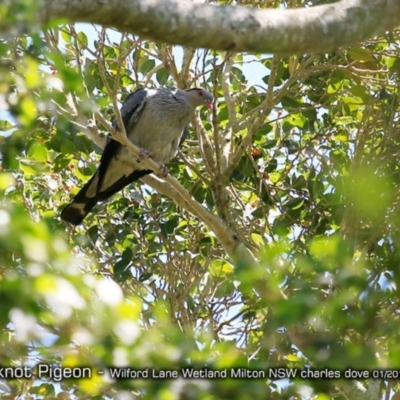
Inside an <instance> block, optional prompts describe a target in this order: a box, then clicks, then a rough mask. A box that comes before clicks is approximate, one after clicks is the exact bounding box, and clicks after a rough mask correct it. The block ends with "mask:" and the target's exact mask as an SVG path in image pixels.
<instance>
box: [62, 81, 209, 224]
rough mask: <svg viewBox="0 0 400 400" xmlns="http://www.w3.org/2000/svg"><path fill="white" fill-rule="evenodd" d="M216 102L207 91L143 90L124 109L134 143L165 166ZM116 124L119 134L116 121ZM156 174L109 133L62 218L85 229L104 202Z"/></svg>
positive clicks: (135, 94) (131, 98) (126, 123)
mask: <svg viewBox="0 0 400 400" xmlns="http://www.w3.org/2000/svg"><path fill="white" fill-rule="evenodd" d="M213 102H214V98H213V95H212V94H211V93H210V92H208V91H207V90H205V89H202V88H191V89H188V90H181V89H177V88H173V87H160V88H157V89H144V88H140V89H137V90H135V91H134V92H133V93H131V94H130V95H129V96H128V97H127V98H126V100H125V102H124V103H123V105H122V107H121V110H120V111H121V117H122V122H123V124H124V126H125V131H126V134H127V137H128V139H129V140H130V141H131V142H132V143H133V144H134V145H136V146H137V147H139V148H140V150H141V153H143V154H145V155H146V156H151V158H152V159H153V160H154V161H156V162H158V163H160V164H161V165H164V164H166V163H168V162H169V161H170V160H171V159H173V158H174V157H175V155H176V153H177V151H178V149H179V147H180V145H181V144H182V143H183V141H184V140H185V138H186V135H187V133H188V124H189V121H190V118H191V117H192V115H193V113H194V110H195V109H196V108H197V107H199V106H201V105H205V106H206V107H207V108H208V109H212V108H213ZM112 126H113V128H114V129H116V130H117V131H118V130H119V127H118V122H117V120H116V119H115V120H114V121H113V123H112ZM152 172H153V171H152V170H149V169H148V167H147V168H146V166H145V165H143V163H140V159H139V160H138V158H137V157H135V156H134V155H133V154H132V153H130V152H129V151H128V150H127V149H126V148H125V147H124V146H122V145H121V144H120V143H119V142H118V141H116V140H114V139H113V138H112V136H111V135H108V137H107V142H106V146H105V147H104V151H103V154H102V156H101V158H100V164H99V166H98V168H97V170H96V172H95V173H94V175H93V176H92V177H91V178H90V179H89V181H88V182H87V183H86V184H85V185H84V186H83V188H82V189H81V190H80V191H79V193H78V194H77V195H76V196H75V198H74V199H73V200H72V201H71V202H70V203H69V204H68V205H67V206H66V207H65V208H64V209H63V210H62V212H61V219H62V220H63V221H65V222H69V223H70V224H72V225H79V224H80V223H82V221H83V220H84V218H85V217H86V216H87V214H88V213H89V212H90V211H91V210H92V208H93V207H94V206H95V205H96V204H97V203H98V202H100V201H104V200H106V199H108V198H109V197H111V196H112V195H114V194H115V193H117V192H119V191H120V190H122V189H123V188H124V187H125V186H127V185H129V184H130V183H132V182H134V181H136V180H138V179H140V178H142V177H144V176H145V175H148V174H150V173H152Z"/></svg>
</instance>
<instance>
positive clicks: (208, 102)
mask: <svg viewBox="0 0 400 400" xmlns="http://www.w3.org/2000/svg"><path fill="white" fill-rule="evenodd" d="M186 93H187V97H188V99H189V101H190V102H191V103H192V104H194V105H195V106H196V107H197V106H201V105H202V104H204V105H205V106H206V107H207V108H208V109H210V110H212V109H213V107H214V106H213V101H214V97H213V95H212V94H211V93H210V92H208V91H207V90H204V89H202V88H192V89H189V90H186Z"/></svg>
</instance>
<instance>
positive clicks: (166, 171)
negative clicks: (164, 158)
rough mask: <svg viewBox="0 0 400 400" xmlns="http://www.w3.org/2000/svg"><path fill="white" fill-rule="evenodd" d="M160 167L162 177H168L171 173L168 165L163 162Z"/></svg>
mask: <svg viewBox="0 0 400 400" xmlns="http://www.w3.org/2000/svg"><path fill="white" fill-rule="evenodd" d="M160 169H161V174H160V176H161V177H162V178H166V177H167V176H168V174H169V169H168V167H167V166H166V165H164V164H162V165H160Z"/></svg>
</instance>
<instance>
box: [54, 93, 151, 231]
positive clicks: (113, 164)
mask: <svg viewBox="0 0 400 400" xmlns="http://www.w3.org/2000/svg"><path fill="white" fill-rule="evenodd" d="M146 98H147V91H146V90H145V89H138V90H136V91H135V92H133V93H131V94H130V95H129V96H128V97H127V99H126V100H125V102H124V104H123V105H122V108H121V116H122V121H123V123H124V125H125V130H126V131H127V132H129V130H130V129H132V127H133V126H134V124H135V123H136V121H137V120H138V118H139V117H140V114H141V112H142V110H143V108H144V106H145V103H146ZM113 127H114V128H115V129H118V123H117V121H116V120H114V122H113ZM121 149H122V145H121V144H120V143H119V142H117V141H116V140H114V139H112V138H111V137H110V136H109V137H108V139H107V143H106V146H105V148H104V151H103V154H102V156H101V159H100V165H99V167H98V169H97V171H96V173H95V174H94V175H93V177H92V178H91V179H90V180H89V181H88V182H87V183H86V184H85V186H84V187H83V188H82V189H81V190H80V192H79V193H78V194H77V195H76V196H75V198H74V200H73V201H72V202H71V203H70V204H69V205H67V206H66V207H65V208H64V210H63V211H62V213H61V218H62V219H63V220H65V221H68V222H71V223H72V224H74V225H78V224H79V223H81V222H82V220H83V219H84V218H85V216H86V215H87V213H88V212H89V211H90V210H91V209H92V208H93V207H94V206H95V205H96V203H97V202H98V201H102V200H105V199H107V198H108V197H110V196H112V195H113V194H114V193H116V192H118V191H119V190H121V189H122V188H124V187H125V186H126V185H128V184H129V183H131V182H134V181H135V180H137V179H140V178H141V177H143V176H145V175H147V174H149V173H151V172H152V171H151V170H132V171H131V173H130V174H129V175H126V174H125V172H124V171H123V168H121V162H119V161H118V154H119V152H120V150H121Z"/></svg>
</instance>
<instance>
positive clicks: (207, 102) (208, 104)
mask: <svg viewBox="0 0 400 400" xmlns="http://www.w3.org/2000/svg"><path fill="white" fill-rule="evenodd" d="M204 104H205V105H206V107H207V108H208V109H209V110H212V109H213V108H214V105H213V103H211V101H206V102H205V103H204Z"/></svg>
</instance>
